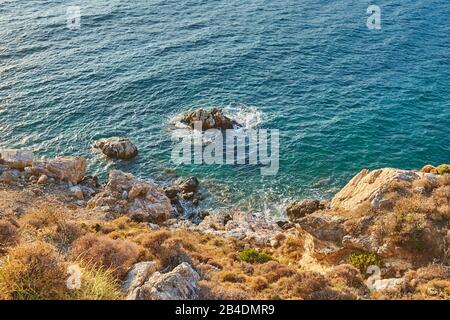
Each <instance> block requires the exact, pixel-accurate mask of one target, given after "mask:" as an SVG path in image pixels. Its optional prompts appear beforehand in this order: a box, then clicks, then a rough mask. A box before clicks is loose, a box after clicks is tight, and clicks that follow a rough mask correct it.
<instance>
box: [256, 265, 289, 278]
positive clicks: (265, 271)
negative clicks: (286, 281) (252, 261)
mask: <svg viewBox="0 0 450 320" xmlns="http://www.w3.org/2000/svg"><path fill="white" fill-rule="evenodd" d="M256 268H257V272H256V273H257V274H259V275H262V276H263V277H265V278H266V280H267V281H268V282H269V283H274V282H277V281H278V280H280V279H281V278H288V277H291V276H293V275H294V274H295V271H294V270H292V269H291V268H289V267H287V266H284V265H281V264H279V263H278V262H276V261H269V262H267V263H264V264H262V265H259V266H256Z"/></svg>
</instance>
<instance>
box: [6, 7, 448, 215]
mask: <svg viewBox="0 0 450 320" xmlns="http://www.w3.org/2000/svg"><path fill="white" fill-rule="evenodd" d="M77 4H79V5H80V6H81V13H82V18H81V28H80V29H79V30H69V29H68V28H67V27H66V16H65V12H66V8H67V6H69V5H73V2H72V1H68V0H61V1H18V0H11V1H5V0H0V147H17V148H24V147H30V148H33V149H34V150H36V153H37V154H38V155H39V156H54V155H57V154H68V155H70V154H82V155H84V156H86V157H88V158H89V161H90V168H89V170H90V172H91V173H94V174H99V175H101V176H103V177H104V176H105V172H106V171H107V170H108V169H110V168H112V167H118V168H120V169H123V170H127V171H131V172H133V173H135V174H137V175H139V176H141V177H145V178H153V179H155V180H160V181H161V180H166V179H168V178H171V177H172V174H171V173H168V171H164V170H163V169H164V168H173V167H174V165H173V164H172V163H171V162H170V151H171V148H172V142H171V139H170V134H171V132H170V130H169V129H168V122H169V121H170V119H171V118H172V117H174V116H176V115H177V114H180V113H181V112H183V111H186V110H188V109H190V108H193V107H197V106H230V105H232V106H238V107H239V106H247V107H248V108H256V110H258V111H259V112H260V113H261V115H262V122H261V124H260V127H262V128H272V129H278V130H280V132H281V150H280V157H281V159H280V171H279V173H278V175H276V176H273V177H262V176H261V175H260V174H259V169H258V168H257V167H251V166H205V165H203V166H179V167H178V168H177V170H176V174H177V175H190V174H194V175H197V176H199V177H201V178H203V179H205V180H206V181H205V183H206V184H207V185H208V186H210V187H211V188H212V189H216V190H217V192H219V191H220V192H221V193H224V194H223V195H222V196H224V197H228V199H229V200H230V202H231V203H239V205H241V206H242V207H243V208H253V209H255V210H268V211H269V212H276V211H277V208H279V206H280V204H282V203H283V201H286V200H287V199H293V198H302V197H320V198H324V197H330V196H331V195H332V194H333V193H334V192H336V190H338V189H339V188H340V187H342V186H343V185H344V184H345V183H346V181H348V179H350V178H351V177H352V176H353V175H354V174H355V173H357V172H358V171H359V170H360V169H362V168H364V167H368V168H377V167H385V166H391V167H401V168H420V167H421V166H422V165H423V164H426V163H432V164H439V163H443V162H449V161H450V160H449V154H450V152H449V151H450V144H449V143H448V140H449V131H450V130H449V128H450V92H449V88H450V77H449V74H450V22H449V21H448V18H449V17H450V2H449V1H447V0H436V1H429V0H428V1H424V0H418V1H377V3H376V4H378V5H380V6H381V9H382V30H381V31H373V30H368V29H367V27H366V19H367V16H368V15H367V14H366V9H367V6H368V3H366V2H364V1H327V2H325V1H317V0H315V1H313V0H302V1H299V0H296V1H294V0H274V1H263V0H249V1H242V0H240V1H237V0H228V1H213V0H211V1H186V0H177V1H172V0H168V1H147V0H146V1H144V0H136V1H128V2H125V1H118V0H108V1H104V0H97V1H87V0H86V1H78V2H77ZM111 135H125V136H129V137H131V138H132V139H133V140H134V141H135V142H136V143H137V145H138V146H139V149H140V155H139V157H138V158H137V159H135V160H134V161H132V162H119V163H113V162H109V163H108V162H105V161H104V160H103V159H99V158H97V156H95V155H93V154H92V153H91V150H90V147H89V146H90V144H91V143H92V142H93V141H94V140H95V139H98V138H102V137H107V136H111ZM224 190H225V191H224Z"/></svg>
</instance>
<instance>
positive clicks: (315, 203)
mask: <svg viewBox="0 0 450 320" xmlns="http://www.w3.org/2000/svg"><path fill="white" fill-rule="evenodd" d="M326 205H327V202H326V201H320V200H311V199H306V200H302V201H296V202H293V203H291V204H289V205H288V206H287V208H286V213H287V216H288V218H289V220H290V221H292V222H295V221H297V220H298V219H300V218H303V217H305V216H306V215H307V214H311V213H313V212H315V211H318V210H323V209H325V208H326Z"/></svg>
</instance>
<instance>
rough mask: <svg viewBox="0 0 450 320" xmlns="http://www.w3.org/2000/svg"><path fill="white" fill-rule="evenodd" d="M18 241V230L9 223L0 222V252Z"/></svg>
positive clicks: (5, 221)
mask: <svg viewBox="0 0 450 320" xmlns="http://www.w3.org/2000/svg"><path fill="white" fill-rule="evenodd" d="M18 241H19V229H18V228H17V227H16V226H15V225H13V224H12V223H11V222H10V221H7V220H3V219H2V220H0V252H1V251H2V250H3V249H4V248H6V247H9V246H11V245H14V244H16V243H17V242H18Z"/></svg>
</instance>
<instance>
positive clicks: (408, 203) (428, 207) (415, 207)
mask: <svg viewBox="0 0 450 320" xmlns="http://www.w3.org/2000/svg"><path fill="white" fill-rule="evenodd" d="M393 211H395V212H416V213H426V214H431V213H433V212H435V211H436V203H435V202H434V200H433V198H432V197H423V196H421V195H418V194H414V195H412V196H410V197H402V198H400V199H398V201H396V203H395V207H394V210H393Z"/></svg>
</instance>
